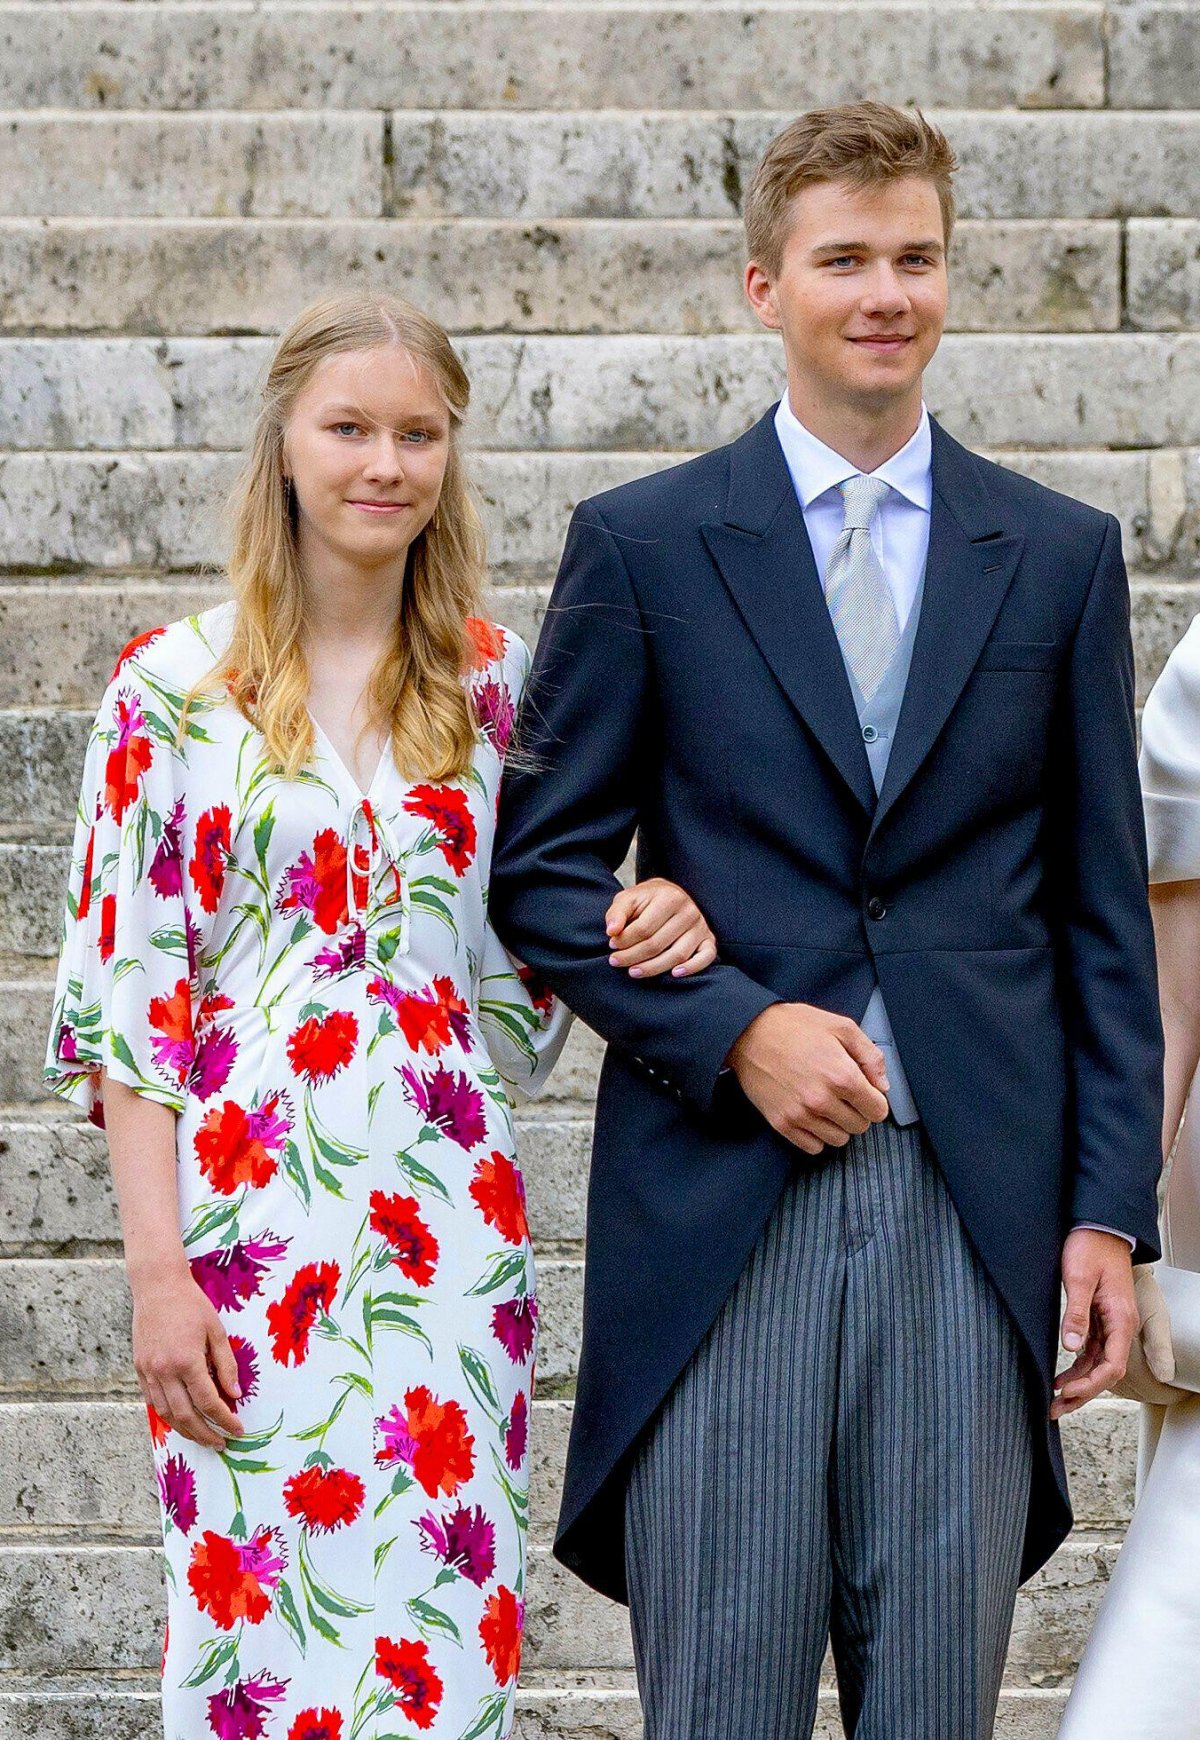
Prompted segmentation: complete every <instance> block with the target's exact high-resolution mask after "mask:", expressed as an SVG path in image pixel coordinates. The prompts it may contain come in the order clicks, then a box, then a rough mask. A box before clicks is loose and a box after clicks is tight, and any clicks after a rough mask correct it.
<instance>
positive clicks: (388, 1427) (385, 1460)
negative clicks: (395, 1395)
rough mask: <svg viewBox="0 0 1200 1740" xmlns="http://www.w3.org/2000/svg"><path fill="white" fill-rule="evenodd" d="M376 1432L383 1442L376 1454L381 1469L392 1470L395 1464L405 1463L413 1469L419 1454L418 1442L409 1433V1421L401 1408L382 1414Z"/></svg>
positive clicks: (377, 1421) (376, 1423)
mask: <svg viewBox="0 0 1200 1740" xmlns="http://www.w3.org/2000/svg"><path fill="white" fill-rule="evenodd" d="M375 1430H376V1431H377V1432H378V1433H379V1436H380V1439H381V1440H382V1442H381V1443H380V1446H379V1449H378V1450H376V1452H375V1460H376V1462H378V1463H379V1465H380V1467H381V1468H390V1467H391V1466H392V1465H393V1464H394V1463H397V1462H403V1463H404V1464H405V1465H406V1466H407V1467H409V1468H411V1467H412V1460H413V1457H414V1456H415V1455H416V1453H417V1440H416V1439H415V1438H414V1437H413V1435H412V1433H411V1432H410V1431H409V1429H408V1420H407V1418H406V1417H405V1416H404V1415H403V1414H402V1413H401V1412H400V1410H399V1408H397V1407H395V1406H393V1407H392V1408H391V1409H390V1410H389V1412H388V1413H386V1414H381V1415H380V1416H379V1418H378V1419H377V1420H376V1421H375Z"/></svg>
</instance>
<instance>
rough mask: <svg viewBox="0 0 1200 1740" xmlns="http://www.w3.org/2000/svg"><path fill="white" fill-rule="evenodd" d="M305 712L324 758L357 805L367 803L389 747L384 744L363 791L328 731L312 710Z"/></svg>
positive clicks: (381, 771)
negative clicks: (350, 792)
mask: <svg viewBox="0 0 1200 1740" xmlns="http://www.w3.org/2000/svg"><path fill="white" fill-rule="evenodd" d="M305 711H306V712H307V713H308V716H309V718H310V719H311V720H312V725H313V730H314V732H315V733H316V734H317V736H318V737H319V738H320V739H321V742H322V744H323V745H324V749H325V754H326V756H327V757H328V758H329V760H330V761H331V762H332V763H333V765H334V766H335V767H336V768H337V769H338V770H339V771H340V773H341V775H342V778H343V779H344V780H345V781H346V784H347V785H348V786H349V787H350V789H351V791H352V792H353V793H354V795H355V797H356V798H357V799H358V801H359V803H364V802H366V801H368V800H369V799H370V798H371V797H373V796H374V794H375V787H376V786H377V785H378V784H379V779H380V776H381V774H382V773H383V764H384V762H385V761H386V760H387V758H388V755H389V754H390V745H388V744H386V743H385V744H384V746H383V749H382V750H381V752H380V756H379V760H378V761H377V762H376V763H375V771H374V773H373V774H372V775H371V778H370V781H369V783H368V785H367V789H366V790H365V791H364V790H363V788H362V786H360V785H359V783H358V781H357V780H356V779H355V777H354V775H353V774H352V773H351V771H350V769H349V768H348V767H347V766H346V763H345V762H344V761H343V760H342V758H341V756H340V755H339V754H338V752H337V750H336V749H335V748H334V744H333V739H332V738H331V737H330V735H329V733H328V731H326V729H325V727H324V726H323V725H322V724H321V721H320V720H319V719H318V718H317V716H316V714H315V713H314V712H313V710H312V708H311V707H308V708H306V709H305Z"/></svg>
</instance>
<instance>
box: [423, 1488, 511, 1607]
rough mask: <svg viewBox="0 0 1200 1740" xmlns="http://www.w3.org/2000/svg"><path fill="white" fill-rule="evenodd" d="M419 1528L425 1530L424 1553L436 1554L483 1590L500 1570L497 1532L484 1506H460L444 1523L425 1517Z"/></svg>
mask: <svg viewBox="0 0 1200 1740" xmlns="http://www.w3.org/2000/svg"><path fill="white" fill-rule="evenodd" d="M415 1526H416V1527H417V1528H418V1529H419V1530H420V1531H421V1535H422V1540H421V1551H422V1552H423V1553H432V1554H433V1556H434V1558H436V1559H440V1560H441V1561H442V1563H443V1565H445V1566H446V1567H447V1568H448V1569H449V1570H451V1571H457V1572H458V1574H459V1576H460V1577H465V1578H466V1580H467V1582H468V1583H474V1585H475V1587H476V1588H477V1589H482V1588H483V1585H484V1584H485V1583H486V1582H487V1580H488V1578H489V1577H490V1576H491V1574H492V1572H493V1571H494V1570H495V1569H496V1529H495V1525H494V1524H493V1523H490V1522H489V1521H488V1519H487V1517H486V1516H485V1515H484V1514H483V1508H482V1506H481V1505H478V1504H474V1505H465V1504H460V1505H456V1506H455V1508H454V1509H453V1510H452V1511H451V1512H450V1514H449V1515H448V1516H445V1517H442V1518H441V1520H440V1521H439V1519H438V1518H437V1517H435V1516H432V1515H430V1516H423V1517H420V1518H419V1519H418V1521H417V1523H416V1525H415Z"/></svg>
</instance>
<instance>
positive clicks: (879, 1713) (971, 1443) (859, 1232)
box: [626, 1119, 1032, 1740]
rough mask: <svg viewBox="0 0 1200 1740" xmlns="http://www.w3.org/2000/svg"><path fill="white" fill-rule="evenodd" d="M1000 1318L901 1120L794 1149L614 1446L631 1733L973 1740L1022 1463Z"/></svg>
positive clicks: (938, 1178) (987, 1695)
mask: <svg viewBox="0 0 1200 1740" xmlns="http://www.w3.org/2000/svg"><path fill="white" fill-rule="evenodd" d="M1031 1455H1032V1439H1031V1421H1030V1415H1029V1399H1028V1393H1027V1389H1026V1385H1025V1383H1024V1380H1023V1377H1022V1371H1021V1362H1020V1353H1019V1348H1018V1342H1017V1336H1016V1331H1015V1329H1014V1327H1013V1325H1012V1322H1011V1319H1010V1317H1009V1314H1008V1311H1007V1309H1006V1307H1005V1306H1004V1305H1003V1303H1002V1302H1001V1300H1000V1297H999V1295H998V1293H997V1292H996V1290H995V1288H994V1286H993V1284H992V1282H991V1281H990V1279H989V1278H988V1276H987V1275H986V1273H985V1272H984V1270H983V1267H982V1265H981V1263H980V1262H979V1259H978V1258H977V1256H976V1255H975V1253H974V1251H973V1249H972V1248H971V1246H970V1244H969V1242H968V1240H967V1236H966V1233H965V1231H964V1229H963V1226H962V1223H961V1221H960V1219H959V1217H958V1213H957V1211H956V1209H955V1207H954V1205H953V1203H952V1201H951V1199H950V1195H949V1192H948V1191H947V1189H946V1186H945V1183H944V1182H943V1179H942V1175H941V1172H940V1170H939V1168H938V1167H937V1164H936V1162H935V1161H934V1159H933V1156H932V1153H931V1151H930V1148H929V1145H928V1142H927V1140H926V1139H925V1137H924V1135H923V1133H922V1131H921V1127H920V1126H919V1125H911V1126H907V1127H904V1128H901V1127H900V1126H898V1125H896V1124H895V1123H893V1122H892V1121H891V1120H890V1119H889V1120H888V1122H886V1123H884V1124H879V1125H875V1126H873V1127H872V1129H870V1130H868V1131H867V1132H866V1134H865V1135H863V1136H859V1137H853V1138H852V1139H851V1141H850V1143H849V1145H848V1146H847V1147H846V1148H844V1149H841V1150H838V1151H835V1150H826V1152H825V1154H823V1155H822V1156H820V1157H819V1158H818V1159H816V1160H813V1161H809V1160H807V1159H806V1158H804V1157H803V1156H799V1157H798V1159H797V1165H796V1171H795V1176H794V1178H793V1179H792V1180H790V1181H789V1183H788V1185H787V1187H786V1188H785V1191H784V1193H783V1195H782V1197H781V1199H780V1201H779V1203H778V1205H777V1207H776V1209H775V1210H774V1212H773V1214H772V1216H771V1218H770V1219H769V1220H768V1222H767V1225H766V1227H765V1228H764V1231H763V1234H762V1236H761V1238H760V1239H759V1241H758V1243H757V1244H756V1246H755V1248H754V1250H753V1252H752V1254H751V1256H750V1259H749V1261H748V1263H747V1265H746V1268H745V1269H744V1271H743V1272H742V1274H741V1276H740V1278H739V1280H738V1282H737V1284H736V1286H735V1288H734V1290H733V1292H732V1293H731V1294H730V1296H729V1298H728V1299H727V1300H726V1302H725V1304H724V1306H723V1307H722V1309H721V1311H720V1313H719V1315H718V1317H717V1319H716V1321H715V1323H714V1324H713V1326H712V1328H711V1329H710V1331H709V1333H708V1335H707V1336H706V1338H705V1340H704V1341H703V1342H702V1343H701V1345H700V1347H699V1348H698V1349H697V1351H696V1353H695V1355H694V1356H693V1358H692V1359H691V1361H690V1362H689V1364H688V1365H687V1367H686V1368H685V1370H684V1371H683V1373H682V1374H681V1375H680V1377H679V1379H678V1380H677V1382H676V1384H675V1386H674V1388H673V1389H672V1390H671V1392H670V1394H669V1396H668V1397H667V1399H666V1401H665V1402H664V1404H663V1406H662V1407H661V1409H660V1410H659V1412H658V1413H657V1415H656V1416H655V1418H654V1420H653V1421H652V1423H651V1425H650V1427H649V1428H648V1429H647V1432H646V1434H645V1435H644V1437H643V1440H642V1442H641V1444H640V1446H639V1449H638V1451H637V1453H636V1456H635V1459H634V1462H633V1465H632V1468H631V1471H630V1478H629V1483H628V1490H627V1497H626V1507H627V1509H626V1524H627V1527H626V1559H627V1570H628V1577H629V1597H630V1608H631V1618H632V1622H633V1638H634V1651H635V1658H636V1662H637V1672H638V1683H639V1687H640V1690H641V1695H642V1703H643V1708H644V1712H645V1740H809V1737H810V1736H811V1734H812V1730H813V1724H814V1721H815V1718H816V1707H817V1694H818V1685H819V1679H820V1672H821V1664H822V1659H823V1657H824V1654H825V1650H826V1645H827V1643H830V1642H831V1643H832V1647H833V1656H834V1664H835V1667H836V1671H837V1681H838V1693H839V1698H840V1703H841V1711H842V1722H843V1726H844V1728H845V1731H846V1733H847V1734H848V1735H852V1736H855V1737H856V1740H985V1737H986V1736H989V1735H990V1734H991V1733H992V1728H993V1724H994V1722H995V1714H996V1705H997V1701H998V1697H999V1691H1000V1680H1001V1675H1002V1671H1003V1665H1004V1656H1005V1651H1006V1647H1007V1642H1008V1634H1009V1630H1010V1628H1011V1624H1012V1612H1013V1603H1014V1600H1015V1596H1016V1589H1017V1582H1018V1575H1019V1567H1020V1560H1021V1548H1022V1541H1023V1537H1024V1529H1025V1516H1026V1509H1027V1504H1028V1494H1029V1482H1030V1471H1031Z"/></svg>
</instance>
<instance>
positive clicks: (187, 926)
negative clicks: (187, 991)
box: [183, 906, 200, 979]
mask: <svg viewBox="0 0 1200 1740" xmlns="http://www.w3.org/2000/svg"><path fill="white" fill-rule="evenodd" d="M183 932H184V936H185V937H186V938H187V958H188V974H189V976H190V977H191V978H193V979H194V978H195V976H196V960H197V958H198V956H199V953H200V927H199V925H198V924H197V923H196V921H195V919H194V918H193V917H192V912H191V908H190V907H188V906H185V907H184V909H183Z"/></svg>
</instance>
